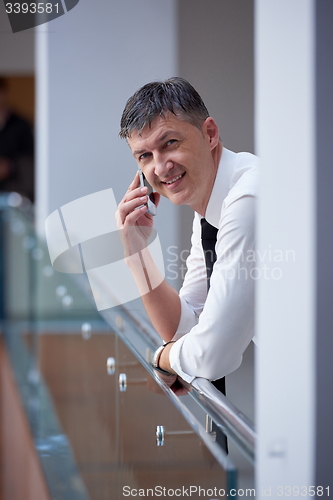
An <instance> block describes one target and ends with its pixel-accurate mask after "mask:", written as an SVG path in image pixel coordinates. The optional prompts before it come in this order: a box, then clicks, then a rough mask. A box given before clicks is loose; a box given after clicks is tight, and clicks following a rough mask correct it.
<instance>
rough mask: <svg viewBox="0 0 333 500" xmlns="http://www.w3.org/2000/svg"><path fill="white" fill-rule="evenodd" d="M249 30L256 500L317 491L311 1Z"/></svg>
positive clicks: (259, 6) (266, 15) (260, 7)
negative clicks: (255, 215)
mask: <svg viewBox="0 0 333 500" xmlns="http://www.w3.org/2000/svg"><path fill="white" fill-rule="evenodd" d="M255 26H256V37H255V43H256V51H255V58H256V96H255V97H256V146H257V147H256V149H257V153H258V155H259V156H260V158H261V177H260V201H259V219H258V255H259V259H258V260H259V262H258V265H260V267H261V272H262V276H261V279H260V280H259V281H258V294H257V333H258V340H259V349H258V356H257V371H256V387H257V389H256V393H257V404H256V409H257V430H258V434H259V443H258V449H257V456H258V460H257V495H258V498H264V497H265V496H271V497H272V498H278V497H279V493H281V492H282V493H283V494H286V495H287V494H288V488H287V487H288V486H291V487H293V486H295V487H299V488H300V490H299V491H300V493H299V495H301V487H302V486H304V487H309V486H311V485H314V484H315V483H314V480H315V473H314V460H315V456H314V450H315V447H314V443H315V432H314V426H315V418H314V414H315V393H314V386H315V380H314V379H315V321H316V311H315V294H316V287H315V238H316V233H315V202H316V192H315V166H316V165H315V160H316V158H315V147H316V142H315V132H316V128H315V85H314V84H315V54H314V49H315V8H314V0H293V1H290V0H257V1H256V9H255ZM264 274H265V276H264ZM279 487H282V490H281V488H280V489H279ZM283 488H287V489H286V490H283ZM262 489H264V490H265V491H264V492H263V490H262ZM303 493H304V490H303ZM308 493H309V492H308ZM308 493H306V495H305V496H303V498H310V495H309V494H308ZM293 494H295V493H293V492H292V493H291V495H293ZM283 498H285V496H283Z"/></svg>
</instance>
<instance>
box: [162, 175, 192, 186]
mask: <svg viewBox="0 0 333 500" xmlns="http://www.w3.org/2000/svg"><path fill="white" fill-rule="evenodd" d="M185 173H186V172H184V173H183V174H180V175H177V177H174V178H173V179H170V180H169V181H161V182H162V184H168V185H170V184H173V183H174V182H176V181H178V180H179V179H181V178H182V177H184V175H185Z"/></svg>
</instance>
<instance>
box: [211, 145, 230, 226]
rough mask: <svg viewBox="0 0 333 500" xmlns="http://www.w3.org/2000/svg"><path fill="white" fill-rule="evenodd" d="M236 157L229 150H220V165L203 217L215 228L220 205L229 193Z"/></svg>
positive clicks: (219, 215)
mask: <svg viewBox="0 0 333 500" xmlns="http://www.w3.org/2000/svg"><path fill="white" fill-rule="evenodd" d="M236 156H237V154H236V153H233V152H232V151H229V149H226V148H223V149H222V155H221V159H220V163H219V166H218V169H217V172H216V177H215V181H214V185H213V189H212V192H211V195H210V198H209V201H208V205H207V209H206V215H205V219H206V220H207V221H208V222H209V223H210V224H212V226H214V227H216V228H218V227H219V222H220V217H221V210H222V203H223V201H224V199H225V198H226V197H227V195H228V193H229V191H230V182H231V177H232V174H233V172H234V165H235V159H236Z"/></svg>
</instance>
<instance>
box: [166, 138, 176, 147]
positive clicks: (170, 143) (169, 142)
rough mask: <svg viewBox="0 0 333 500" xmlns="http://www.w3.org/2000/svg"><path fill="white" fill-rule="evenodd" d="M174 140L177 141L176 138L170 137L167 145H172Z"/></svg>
mask: <svg viewBox="0 0 333 500" xmlns="http://www.w3.org/2000/svg"><path fill="white" fill-rule="evenodd" d="M174 142H177V140H176V139H170V140H169V141H168V142H167V143H166V145H167V146H171V145H172V144H173V143H174Z"/></svg>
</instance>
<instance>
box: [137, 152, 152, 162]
mask: <svg viewBox="0 0 333 500" xmlns="http://www.w3.org/2000/svg"><path fill="white" fill-rule="evenodd" d="M149 155H150V153H143V154H142V155H140V156H139V161H142V160H146V159H147V158H148V156H149Z"/></svg>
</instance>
